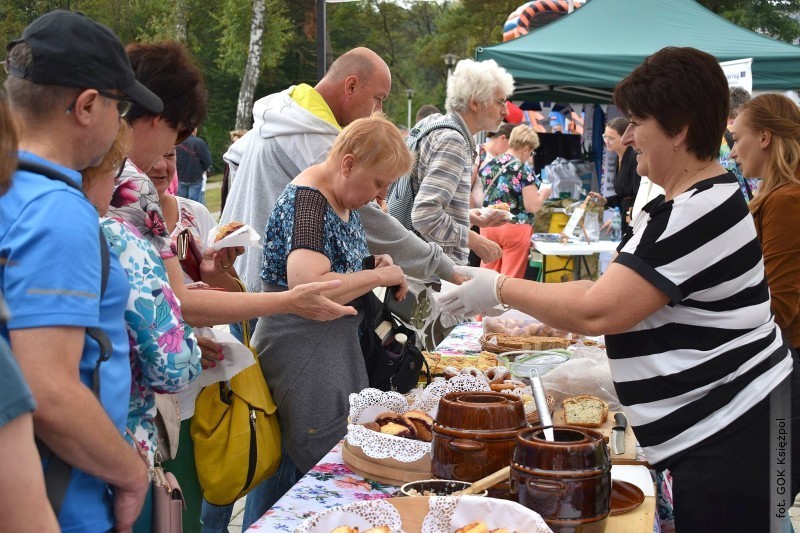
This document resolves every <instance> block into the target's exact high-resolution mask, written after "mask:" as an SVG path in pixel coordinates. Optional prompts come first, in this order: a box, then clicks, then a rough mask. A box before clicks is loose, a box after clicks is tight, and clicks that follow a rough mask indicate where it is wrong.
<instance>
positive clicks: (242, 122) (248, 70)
mask: <svg viewBox="0 0 800 533" xmlns="http://www.w3.org/2000/svg"><path fill="white" fill-rule="evenodd" d="M266 10H267V5H266V0H253V21H252V22H251V24H250V51H249V53H248V54H247V64H246V65H245V67H244V76H242V87H241V88H240V89H239V104H238V105H237V106H236V129H237V130H238V129H243V130H249V129H250V127H251V126H252V124H253V101H254V100H255V93H256V85H258V76H259V75H260V73H261V54H262V53H263V42H264V26H265V23H266Z"/></svg>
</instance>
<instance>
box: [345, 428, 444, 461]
mask: <svg viewBox="0 0 800 533" xmlns="http://www.w3.org/2000/svg"><path fill="white" fill-rule="evenodd" d="M347 442H348V443H349V444H351V445H353V446H359V447H361V450H362V451H363V452H364V454H365V455H366V456H367V457H372V458H373V459H388V458H392V459H396V460H398V461H401V462H403V463H410V462H412V461H416V460H417V459H421V458H422V457H423V456H425V454H428V455H430V453H431V443H430V442H425V441H423V440H413V439H405V438H403V437H395V436H394V435H387V434H386V433H379V432H377V431H373V430H371V429H367V428H365V427H364V426H359V425H357V424H349V425H348V426H347Z"/></svg>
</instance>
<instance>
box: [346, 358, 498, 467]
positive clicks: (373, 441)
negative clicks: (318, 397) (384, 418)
mask: <svg viewBox="0 0 800 533" xmlns="http://www.w3.org/2000/svg"><path fill="white" fill-rule="evenodd" d="M488 390H490V389H489V384H488V383H487V382H486V381H485V380H483V379H479V378H475V377H473V376H470V375H469V374H462V375H460V376H456V377H454V378H453V379H451V380H449V381H435V382H433V383H431V384H430V385H428V387H427V388H426V389H425V390H424V391H422V394H421V395H419V396H417V398H416V399H415V400H414V403H413V405H411V406H409V405H408V400H406V398H405V397H404V396H403V395H402V394H400V393H397V392H383V391H380V390H378V389H364V390H362V391H361V392H359V393H358V394H351V395H350V423H349V424H348V425H347V437H346V438H347V443H348V444H350V445H351V446H359V447H360V448H361V450H362V451H363V452H364V454H365V455H366V456H367V457H372V458H373V459H387V458H392V459H396V460H398V461H401V462H403V463H410V462H412V461H416V460H418V459H421V458H422V457H424V456H425V455H426V454H427V455H428V456H430V453H431V443H430V442H425V441H421V440H412V439H406V438H403V437H395V436H394V435H387V434H385V433H379V432H377V431H373V430H371V429H367V428H365V427H364V426H362V425H360V424H363V423H365V422H371V421H373V420H375V417H377V416H378V415H379V414H381V413H383V412H385V411H394V412H395V413H399V414H403V413H407V412H408V411H411V410H419V411H424V412H426V413H428V414H429V415H431V417H433V419H434V420H436V413H437V412H438V410H439V399H440V398H441V397H442V396H444V395H445V394H447V393H449V392H457V391H464V392H466V391H488Z"/></svg>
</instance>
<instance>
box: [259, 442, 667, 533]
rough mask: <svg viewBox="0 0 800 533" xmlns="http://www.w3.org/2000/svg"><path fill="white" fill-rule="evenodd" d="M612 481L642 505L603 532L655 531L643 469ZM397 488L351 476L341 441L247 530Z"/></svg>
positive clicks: (617, 473) (616, 472)
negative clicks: (636, 491)
mask: <svg viewBox="0 0 800 533" xmlns="http://www.w3.org/2000/svg"><path fill="white" fill-rule="evenodd" d="M611 477H612V479H625V480H627V481H630V482H632V483H634V484H636V485H637V486H638V487H639V488H640V489H642V492H644V494H645V499H644V503H642V505H640V506H639V507H637V508H636V509H634V510H632V511H629V512H627V513H623V514H619V515H614V516H611V517H609V519H608V525H607V526H606V533H650V532H651V531H656V530H655V529H654V518H655V505H656V503H655V491H654V488H653V484H652V482H651V481H649V480H650V474H649V473H648V471H647V468H645V467H644V466H615V467H613V468H612V469H611ZM399 491H400V489H399V487H395V486H392V485H384V484H382V483H378V482H375V481H370V480H367V479H364V478H363V477H361V476H359V475H358V474H354V473H353V471H352V470H350V469H349V468H348V467H347V465H345V464H344V461H343V460H342V443H341V442H340V443H339V444H337V445H336V446H334V448H333V449H332V450H331V451H330V452H329V453H328V454H327V455H326V456H325V457H323V458H322V460H321V461H320V462H319V463H317V465H316V466H315V467H314V468H312V469H311V471H310V472H308V473H307V474H306V475H305V476H303V477H302V478H301V479H300V481H298V482H297V484H296V485H295V486H294V487H292V489H291V490H290V491H289V492H287V493H286V494H285V495H284V496H283V498H281V499H280V500H278V503H276V504H275V505H274V506H273V507H272V509H270V510H269V511H267V512H266V513H265V514H264V516H262V517H261V518H260V519H259V520H258V521H257V522H256V523H254V524H253V525H252V526H250V528H249V529H248V530H247V531H259V532H261V531H270V532H271V531H289V532H291V531H294V530H295V528H296V527H297V526H299V525H300V524H301V523H302V522H303V520H305V519H306V518H308V517H309V516H311V515H313V514H315V513H319V512H321V511H324V510H325V509H330V508H331V507H338V506H340V505H345V504H348V503H354V502H359V501H366V500H377V499H382V498H392V497H394V496H395V495H396V494H397V493H398V492H399Z"/></svg>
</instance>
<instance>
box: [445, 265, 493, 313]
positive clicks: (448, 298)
mask: <svg viewBox="0 0 800 533" xmlns="http://www.w3.org/2000/svg"><path fill="white" fill-rule="evenodd" d="M455 271H456V272H457V273H458V274H462V275H464V276H466V277H469V278H471V279H470V280H469V281H465V282H464V283H462V284H461V285H459V286H457V287H455V288H454V289H452V290H450V291H448V292H446V293H442V294H441V295H440V296H439V297H438V302H439V305H440V306H441V308H442V311H444V312H445V313H449V314H451V315H456V316H458V315H463V316H474V315H477V314H487V315H490V314H495V313H494V311H496V310H495V309H494V307H495V306H496V305H498V304H500V300H499V299H498V298H497V278H499V277H500V274H499V273H498V272H495V271H494V270H490V269H488V268H475V267H468V266H456V267H455Z"/></svg>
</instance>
